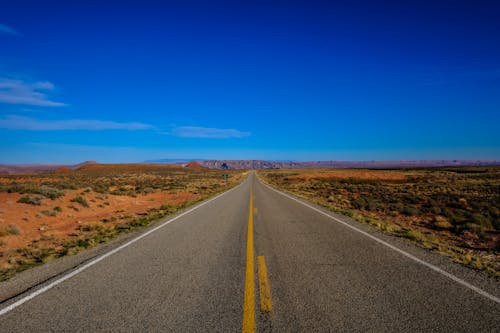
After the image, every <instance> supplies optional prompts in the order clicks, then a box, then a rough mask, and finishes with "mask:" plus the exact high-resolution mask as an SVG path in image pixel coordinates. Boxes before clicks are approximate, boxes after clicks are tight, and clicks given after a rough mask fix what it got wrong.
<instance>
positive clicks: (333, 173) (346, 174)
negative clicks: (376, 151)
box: [288, 170, 414, 180]
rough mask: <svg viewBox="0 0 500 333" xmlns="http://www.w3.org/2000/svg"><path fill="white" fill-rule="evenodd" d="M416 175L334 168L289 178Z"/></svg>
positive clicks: (398, 176) (403, 177) (362, 177)
mask: <svg viewBox="0 0 500 333" xmlns="http://www.w3.org/2000/svg"><path fill="white" fill-rule="evenodd" d="M412 176H414V174H411V173H403V172H401V171H385V170H384V171H379V170H376V171H373V170H334V171H324V172H310V173H302V174H298V175H292V176H289V177H288V178H289V179H300V180H310V179H328V178H334V179H349V178H353V179H365V180H366V179H374V180H405V179H408V178H409V177H412Z"/></svg>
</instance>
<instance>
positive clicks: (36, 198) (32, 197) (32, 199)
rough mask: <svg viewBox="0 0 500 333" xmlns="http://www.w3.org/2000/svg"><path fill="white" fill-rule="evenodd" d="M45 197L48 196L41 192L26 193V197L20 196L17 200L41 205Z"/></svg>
mask: <svg viewBox="0 0 500 333" xmlns="http://www.w3.org/2000/svg"><path fill="white" fill-rule="evenodd" d="M43 199H46V198H45V197H44V196H43V195H41V194H28V195H25V196H24V197H21V198H19V200H17V202H19V203H25V204H29V205H35V206H40V205H41V204H42V200H43Z"/></svg>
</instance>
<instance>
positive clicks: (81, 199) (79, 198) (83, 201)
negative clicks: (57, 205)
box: [71, 195, 89, 208]
mask: <svg viewBox="0 0 500 333" xmlns="http://www.w3.org/2000/svg"><path fill="white" fill-rule="evenodd" d="M71 202H76V203H79V204H80V205H82V206H83V207H87V208H88V207H89V204H88V202H87V200H86V199H85V198H84V197H82V196H81V195H77V196H76V197H74V198H73V199H71Z"/></svg>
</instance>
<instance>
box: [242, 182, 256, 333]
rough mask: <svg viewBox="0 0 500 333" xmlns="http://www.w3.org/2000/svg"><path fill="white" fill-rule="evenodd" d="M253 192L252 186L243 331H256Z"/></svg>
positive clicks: (245, 332)
mask: <svg viewBox="0 0 500 333" xmlns="http://www.w3.org/2000/svg"><path fill="white" fill-rule="evenodd" d="M252 213H253V193H252V189H251V188H250V207H249V209H248V235H247V266H246V274H245V301H244V303H243V330H242V331H243V332H244V333H247V332H248V333H249V332H252V333H253V332H255V281H254V279H255V277H254V275H255V269H254V257H253V214H252Z"/></svg>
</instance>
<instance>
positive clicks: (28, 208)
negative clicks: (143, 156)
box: [0, 190, 199, 252]
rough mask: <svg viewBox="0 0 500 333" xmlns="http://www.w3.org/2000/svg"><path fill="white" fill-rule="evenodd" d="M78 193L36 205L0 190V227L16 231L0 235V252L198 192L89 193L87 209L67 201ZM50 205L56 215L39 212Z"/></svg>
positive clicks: (188, 198)
mask: <svg viewBox="0 0 500 333" xmlns="http://www.w3.org/2000/svg"><path fill="white" fill-rule="evenodd" d="M81 193H82V190H73V191H66V195H65V196H63V197H60V198H58V199H55V200H51V199H44V200H43V201H42V204H41V205H40V206H34V205H30V204H24V203H18V202H17V200H18V199H19V198H21V197H22V196H23V195H21V194H18V193H0V228H1V229H4V228H8V227H9V226H12V225H14V226H16V227H17V228H18V229H19V230H20V233H19V234H17V235H10V234H9V235H5V236H3V237H0V252H8V251H10V250H13V249H19V248H23V247H26V246H27V245H29V244H30V243H32V242H33V241H34V240H38V239H41V238H43V237H45V238H47V237H54V236H55V237H57V238H58V239H64V238H67V237H70V235H71V234H73V233H75V232H76V231H77V230H78V229H79V228H80V227H81V225H85V224H89V223H94V222H103V220H104V222H106V224H108V225H112V224H118V223H122V222H124V221H127V220H129V219H130V218H132V217H134V216H136V215H140V214H144V213H146V212H147V211H148V210H150V209H152V208H158V207H160V206H161V205H162V204H172V205H180V204H182V203H184V202H187V201H192V200H196V199H197V198H199V195H197V194H192V193H187V192H179V193H176V194H170V193H165V192H155V193H150V194H145V195H142V194H141V195H138V196H137V197H135V198H134V197H129V196H118V195H102V194H99V193H94V192H90V193H85V194H84V195H83V196H84V197H85V199H86V200H87V202H88V204H89V207H88V208H87V207H83V206H82V205H81V204H79V203H77V202H71V199H73V198H75V197H76V196H77V195H79V194H81ZM107 203H109V205H108V204H107ZM54 207H60V208H61V209H62V211H61V212H59V213H57V215H56V216H47V215H45V214H44V213H42V211H51V210H53V209H54Z"/></svg>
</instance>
